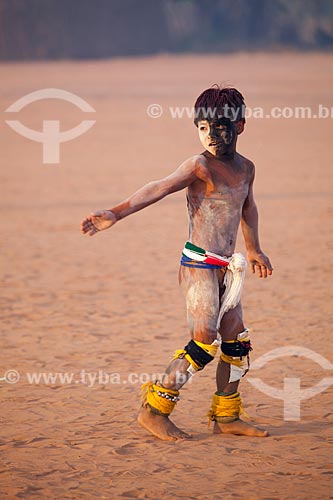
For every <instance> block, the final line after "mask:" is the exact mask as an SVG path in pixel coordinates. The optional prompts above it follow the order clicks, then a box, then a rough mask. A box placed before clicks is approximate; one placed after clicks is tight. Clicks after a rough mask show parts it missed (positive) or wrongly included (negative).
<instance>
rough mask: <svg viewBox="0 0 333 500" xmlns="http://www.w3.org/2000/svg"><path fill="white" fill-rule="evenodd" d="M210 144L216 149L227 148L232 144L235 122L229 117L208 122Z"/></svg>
mask: <svg viewBox="0 0 333 500" xmlns="http://www.w3.org/2000/svg"><path fill="white" fill-rule="evenodd" d="M209 129H210V133H209V135H210V138H211V141H210V146H215V147H217V148H218V150H227V149H228V148H229V147H230V146H231V145H233V144H234V142H235V139H236V136H237V132H236V127H235V124H234V123H233V122H232V121H231V120H229V118H219V119H218V120H214V121H210V122H209Z"/></svg>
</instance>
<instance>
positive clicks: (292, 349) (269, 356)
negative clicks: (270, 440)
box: [247, 346, 333, 421]
mask: <svg viewBox="0 0 333 500" xmlns="http://www.w3.org/2000/svg"><path fill="white" fill-rule="evenodd" d="M285 356H297V357H305V358H308V359H311V360H312V361H314V362H315V363H318V365H320V366H321V367H322V368H323V369H324V370H333V364H332V363H330V361H328V360H327V359H326V358H324V357H323V356H321V355H320V354H318V353H317V352H314V351H312V350H311V349H307V348H306V347H299V346H286V347H278V348H277V349H273V350H272V351H269V352H267V353H266V354H264V355H263V356H260V358H258V359H256V360H255V361H254V363H252V365H251V370H259V369H260V368H262V367H263V366H264V365H265V364H266V363H268V362H269V361H272V360H274V359H278V358H281V357H285ZM247 380H248V382H250V384H252V385H253V386H254V387H255V388H256V389H258V390H259V391H261V392H263V393H264V394H266V395H267V396H270V397H272V398H276V399H282V400H283V402H284V420H288V421H299V420H300V419H301V417H300V415H301V401H302V400H304V399H309V398H312V397H313V396H316V394H320V393H321V392H323V391H325V390H326V389H328V388H329V387H330V386H331V385H333V377H324V378H323V379H322V380H321V381H319V382H318V383H317V384H316V385H314V386H312V387H308V388H307V389H301V381H300V379H299V378H297V377H285V378H284V380H283V389H277V388H275V387H272V386H270V385H268V384H266V383H265V382H263V381H262V380H261V379H260V378H255V377H247Z"/></svg>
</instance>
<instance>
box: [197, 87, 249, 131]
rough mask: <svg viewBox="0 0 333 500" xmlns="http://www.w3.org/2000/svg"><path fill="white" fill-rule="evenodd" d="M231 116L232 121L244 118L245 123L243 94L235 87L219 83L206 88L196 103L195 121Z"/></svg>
mask: <svg viewBox="0 0 333 500" xmlns="http://www.w3.org/2000/svg"><path fill="white" fill-rule="evenodd" d="M218 118H229V119H231V120H232V121H240V120H242V121H243V123H245V102H244V97H243V96H242V94H241V93H240V92H239V91H238V90H237V89H235V88H233V87H222V88H221V87H219V86H218V85H216V86H213V87H211V88H209V89H206V90H204V91H203V92H202V94H200V95H199V97H198V98H197V100H196V102H195V104H194V123H195V125H196V126H198V122H199V121H200V120H208V121H209V120H214V119H215V120H216V119H218Z"/></svg>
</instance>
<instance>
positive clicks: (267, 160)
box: [0, 54, 333, 500]
mask: <svg viewBox="0 0 333 500" xmlns="http://www.w3.org/2000/svg"><path fill="white" fill-rule="evenodd" d="M0 72H1V79H0V90H1V118H2V119H1V121H0V131H1V134H0V141H1V164H2V166H1V193H2V194H1V213H2V218H1V226H2V238H1V239H2V243H1V269H2V272H1V273H2V305H1V308H2V310H1V318H2V340H1V346H2V347H1V352H0V356H1V372H0V375H1V376H3V374H4V372H6V370H17V371H18V372H19V374H20V380H19V381H18V382H17V383H11V384H10V383H5V382H4V381H2V382H1V384H0V389H1V408H2V412H1V433H0V434H1V441H0V454H1V468H0V491H1V493H0V498H1V500H5V499H22V498H23V499H30V498H31V499H43V500H45V499H57V500H58V499H59V500H65V499H75V500H78V499H83V500H90V499H97V498H98V499H99V498H105V499H122V498H147V499H156V500H159V499H170V500H171V499H180V498H183V499H193V500H194V499H196V500H206V499H211V498H213V499H220V498H223V499H225V500H228V499H247V500H254V499H265V500H282V499H283V500H287V499H293V500H295V499H297V500H298V499H306V500H310V499H317V498H322V499H326V498H333V493H332V475H333V466H332V444H333V437H332V422H333V412H332V385H331V386H330V387H328V388H327V389H326V390H324V391H323V392H321V393H318V394H316V395H313V397H311V398H309V397H308V395H307V396H306V393H302V394H303V396H304V397H305V399H304V400H303V401H302V402H301V403H300V419H299V420H297V419H296V420H287V419H286V418H285V417H286V415H285V413H284V402H283V401H282V400H281V399H277V398H273V397H271V395H268V394H264V393H263V392H261V391H259V390H258V389H257V388H256V387H254V385H253V383H251V382H250V379H251V377H252V378H254V377H259V378H260V379H261V380H262V381H263V382H265V383H266V384H268V385H269V386H271V387H272V388H273V389H271V391H273V390H274V389H275V390H278V389H280V390H282V388H283V387H284V384H288V383H289V382H290V381H289V382H288V380H287V379H296V382H295V380H294V382H293V383H294V388H295V387H296V385H297V383H298V382H297V381H299V380H300V385H301V389H302V390H305V389H306V388H311V387H312V386H314V385H315V384H316V383H318V382H320V381H322V380H323V379H324V378H325V377H326V378H327V377H331V381H332V376H333V375H332V370H330V369H329V368H330V367H332V365H330V363H332V362H333V348H332V342H331V341H330V333H331V332H330V330H331V325H332V316H330V309H331V308H330V305H331V295H330V292H331V288H332V287H331V279H330V270H331V268H332V254H330V250H332V245H331V240H330V235H331V233H330V229H331V219H332V202H331V195H332V165H331V161H332V119H318V118H317V119H296V118H290V119H269V118H265V119H254V118H252V119H251V118H249V119H248V121H247V126H246V130H245V133H244V134H243V135H242V136H241V137H240V138H239V143H238V149H239V151H240V152H241V153H242V154H244V155H245V156H248V157H249V158H251V159H252V160H253V161H254V162H255V163H256V166H257V180H256V187H255V193H256V199H257V203H258V207H259V210H260V234H261V243H262V247H263V249H264V251H265V252H266V253H267V254H268V255H269V256H270V258H271V261H272V263H273V266H274V276H273V277H272V278H271V279H268V280H259V279H258V278H256V277H253V276H252V275H251V274H250V273H249V272H248V273H247V280H246V284H245V290H244V300H243V303H244V315H245V319H246V324H247V325H248V326H249V327H250V328H251V330H252V338H253V344H254V351H253V355H252V360H253V361H255V360H256V359H258V358H260V356H262V355H264V354H265V353H268V352H269V351H271V350H272V349H276V348H279V347H287V346H296V348H297V349H300V348H301V347H306V348H308V349H310V350H311V353H310V358H309V357H304V356H295V355H294V356H284V357H279V358H278V359H273V360H272V361H270V362H269V363H267V364H266V365H265V366H264V367H263V368H262V369H261V370H254V371H253V372H252V373H250V374H249V375H248V377H247V379H246V378H245V379H244V380H243V382H242V385H241V392H242V396H243V399H244V403H245V407H246V410H247V412H248V413H249V415H250V416H251V418H252V419H253V420H255V421H256V422H258V423H259V424H260V425H261V426H263V427H266V428H267V429H268V430H269V432H270V434H271V436H270V437H268V438H266V439H257V438H245V437H235V436H214V435H212V433H211V429H208V427H207V419H206V416H205V415H206V412H207V411H208V409H209V406H210V400H211V395H212V393H213V392H214V390H215V387H214V371H215V366H213V363H212V364H211V365H209V366H208V367H207V368H206V369H205V371H204V372H202V373H200V374H199V375H197V376H196V377H194V378H193V381H192V383H191V384H188V385H187V387H186V388H185V389H184V390H183V392H182V396H183V397H182V400H181V402H180V403H179V404H178V407H177V410H176V411H175V413H174V420H175V422H176V423H177V424H178V425H179V426H180V427H181V428H183V429H185V430H186V431H188V432H191V433H192V434H193V440H192V441H189V442H180V443H164V442H160V441H158V440H157V439H155V438H154V437H152V436H150V435H148V434H147V433H146V432H145V431H144V430H143V429H141V428H138V427H137V425H136V423H135V418H136V414H137V411H138V408H139V405H140V399H139V388H140V381H141V382H144V381H145V380H146V377H147V376H148V375H152V374H154V373H157V374H158V373H161V372H162V371H163V369H164V368H165V366H166V365H167V363H168V362H169V360H170V356H171V354H172V353H173V351H174V350H175V349H177V348H181V347H183V345H185V343H186V342H187V339H188V333H187V326H186V318H185V310H184V302H183V298H182V296H181V292H180V290H179V288H178V284H177V271H178V261H179V255H180V250H181V248H182V245H183V242H184V240H185V239H186V238H187V215H186V205H185V193H184V192H180V193H177V194H175V195H172V196H170V197H169V198H167V199H165V200H163V201H161V202H159V203H158V204H157V205H155V206H153V207H149V208H148V209H146V210H144V211H143V212H141V213H139V214H135V215H133V216H131V217H129V218H128V219H127V220H125V221H122V222H121V223H119V224H118V225H117V226H115V228H113V229H112V230H110V231H109V232H105V233H103V234H99V235H97V236H96V237H94V238H87V237H84V236H83V235H81V234H80V232H79V223H80V220H81V219H82V218H83V217H84V216H85V215H86V214H87V213H89V212H90V211H91V210H95V209H99V208H109V207H111V206H112V205H114V204H116V203H117V202H119V201H121V200H122V199H123V198H125V197H126V196H127V195H129V194H130V193H131V192H133V191H134V190H135V189H137V188H138V187H140V186H141V185H143V184H144V183H146V182H147V181H149V180H152V179H156V178H160V177H162V176H164V175H166V174H167V173H169V172H171V171H172V170H173V169H174V168H176V167H177V166H178V165H179V164H180V163H181V162H182V161H183V160H184V159H185V158H187V157H189V156H191V155H192V154H195V153H199V152H200V151H201V146H200V143H199V140H198V138H197V132H196V129H195V127H194V126H193V124H192V120H191V119H189V118H185V117H184V118H182V119H172V118H171V116H170V113H169V111H168V106H177V105H178V106H191V105H192V104H193V101H194V99H195V97H196V96H197V95H198V94H199V92H201V91H202V90H203V89H204V88H206V87H207V86H210V85H211V84H212V83H220V82H226V83H228V84H233V85H235V86H237V87H239V88H240V89H241V90H242V92H243V93H244V95H245V97H246V101H247V104H248V105H249V106H251V107H252V108H254V107H258V106H263V107H264V109H265V111H267V112H269V109H270V108H271V107H272V106H281V107H283V106H288V107H291V106H310V107H311V108H312V111H313V112H314V113H316V112H317V106H318V105H319V104H322V105H325V106H330V107H331V106H333V99H332V88H333V56H332V55H321V54H304V55H297V54H273V55H269V54H239V55H230V56H228V55H226V56H207V57H205V56H186V57H185V56H172V57H169V56H159V57H152V58H143V59H119V60H113V61H97V62H77V63H73V62H59V63H33V64H32V63H31V64H1V65H0ZM49 87H52V88H60V89H64V90H67V91H70V92H74V93H75V94H77V95H78V96H80V97H82V98H83V99H85V100H86V101H87V102H88V103H89V104H90V105H92V106H93V107H94V108H95V110H96V113H95V114H94V115H93V118H94V119H96V124H95V125H94V127H93V128H91V129H90V130H89V132H87V133H86V134H84V135H82V136H81V137H79V138H77V139H76V140H73V141H71V142H67V143H64V144H62V145H61V162H60V164H57V165H45V164H43V162H42V145H41V144H39V143H37V142H33V141H29V140H28V139H26V138H24V137H22V136H20V135H18V134H16V133H15V132H14V131H12V130H11V129H10V128H9V127H8V126H7V125H6V124H5V120H8V119H19V120H20V121H21V122H22V123H24V124H25V125H26V126H29V127H32V128H35V129H36V130H40V129H41V126H42V125H41V124H42V121H43V120H46V119H49V120H51V119H53V120H60V121H61V129H62V130H65V129H68V128H71V127H73V126H75V125H77V124H78V123H79V122H80V121H81V120H83V119H91V118H92V115H89V116H88V114H85V113H82V112H81V111H80V110H78V109H77V108H75V107H74V106H73V105H71V104H69V103H65V102H61V101H54V100H53V101H50V100H48V101H40V102H36V103H34V104H31V105H29V106H27V107H26V108H25V109H23V110H22V111H20V112H19V113H17V114H16V115H13V114H12V115H11V116H9V113H6V112H5V109H6V108H7V107H8V106H9V105H10V104H12V103H13V102H14V101H16V100H17V99H18V98H20V97H22V96H23V95H25V94H27V93H29V92H32V91H35V90H38V89H42V88H49ZM152 103H158V104H160V105H161V106H162V107H163V111H164V112H163V115H162V116H161V117H160V118H155V119H153V118H150V117H149V116H148V115H147V112H146V109H147V106H148V105H149V104H152ZM237 248H238V249H239V250H240V251H242V250H243V249H244V246H243V243H242V240H241V237H240V238H239V241H238V247H237ZM313 353H318V354H320V355H322V356H324V357H325V359H326V360H327V363H328V364H327V365H326V366H320V365H319V364H318V362H317V361H316V359H315V357H314V356H315V355H314V354H313ZM82 370H85V372H84V373H85V375H84V374H83V372H82ZM32 373H37V375H38V374H43V373H46V374H48V373H51V374H53V375H55V374H57V373H58V374H63V373H68V374H69V376H70V374H73V377H74V379H73V380H72V383H62V381H61V379H60V377H59V375H55V379H54V381H53V382H52V381H50V380H49V382H48V383H47V381H46V380H45V379H43V375H41V377H42V378H41V379H40V383H37V382H36V383H30V382H31V379H30V380H29V376H31V374H32ZM80 373H81V375H80ZM106 373H108V374H112V376H111V377H110V381H109V383H107V382H106V379H105V374H106ZM131 374H132V375H131ZM145 374H147V375H145ZM93 376H97V378H96V380H95V382H94V383H93V382H92V380H93V379H92V378H89V377H93ZM98 377H99V378H98ZM103 377H104V378H103ZM286 380H287V382H286ZM84 381H85V383H84ZM328 382H330V381H328ZM295 384H296V385H295ZM288 397H289V396H288ZM297 397H298V396H297V391H295V394H294V403H295V405H296V406H297ZM295 401H296V402H295ZM294 416H295V415H294Z"/></svg>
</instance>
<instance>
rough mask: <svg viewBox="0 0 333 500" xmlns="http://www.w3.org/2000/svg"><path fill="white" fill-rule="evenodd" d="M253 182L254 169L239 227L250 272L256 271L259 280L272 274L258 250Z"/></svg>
mask: <svg viewBox="0 0 333 500" xmlns="http://www.w3.org/2000/svg"><path fill="white" fill-rule="evenodd" d="M253 182H254V167H253V176H252V180H251V182H250V186H249V192H248V195H247V198H246V200H245V202H244V205H243V209H242V219H241V226H242V231H243V236H244V240H245V245H246V249H247V258H248V261H249V264H250V266H251V270H252V272H253V273H255V270H256V269H257V271H258V275H259V278H262V277H264V278H267V275H268V274H269V275H271V274H272V272H273V268H272V265H271V263H270V261H269V258H268V257H267V256H266V255H265V254H264V252H263V251H262V250H261V248H260V243H259V232H258V210H257V205H256V203H255V201H254V195H253Z"/></svg>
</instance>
